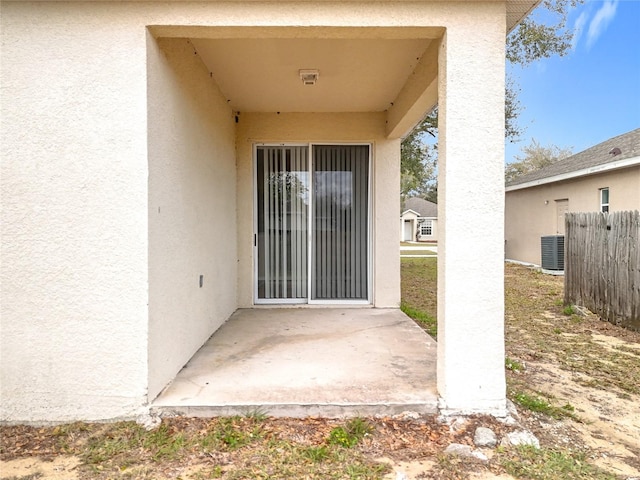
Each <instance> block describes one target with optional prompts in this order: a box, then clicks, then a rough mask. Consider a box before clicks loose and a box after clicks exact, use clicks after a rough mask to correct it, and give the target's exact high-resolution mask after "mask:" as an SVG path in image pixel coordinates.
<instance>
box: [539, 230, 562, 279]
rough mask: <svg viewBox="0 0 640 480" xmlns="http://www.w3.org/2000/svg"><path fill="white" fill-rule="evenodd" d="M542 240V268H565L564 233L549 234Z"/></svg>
mask: <svg viewBox="0 0 640 480" xmlns="http://www.w3.org/2000/svg"><path fill="white" fill-rule="evenodd" d="M540 240H541V241H540V245H541V252H540V253H541V256H542V268H543V269H544V270H564V235H548V236H546V237H542V238H541V239H540Z"/></svg>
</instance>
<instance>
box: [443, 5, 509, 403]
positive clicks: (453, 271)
mask: <svg viewBox="0 0 640 480" xmlns="http://www.w3.org/2000/svg"><path fill="white" fill-rule="evenodd" d="M504 16H505V10H504V5H502V4H499V3H495V4H490V5H483V6H482V13H480V12H478V14H477V15H474V16H473V18H469V19H467V21H466V22H465V21H462V22H460V23H458V24H456V25H453V26H451V27H450V28H448V29H447V32H446V34H445V38H444V39H443V41H442V46H441V51H440V56H439V62H440V67H439V86H438V95H439V103H438V104H439V111H438V114H439V119H438V126H439V132H438V136H439V143H438V363H437V369H438V370H437V372H438V392H439V394H440V395H441V397H442V401H441V407H442V409H443V410H444V411H449V412H467V413H468V412H473V411H483V412H492V413H495V414H504V412H505V408H506V398H505V377H504V264H503V262H504V260H503V241H504V217H503V215H504V187H503V185H504V108H503V106H504V68H505V66H504V63H505V58H504V45H503V40H504V37H505V33H506V32H505V21H504ZM478 252H482V254H481V255H478Z"/></svg>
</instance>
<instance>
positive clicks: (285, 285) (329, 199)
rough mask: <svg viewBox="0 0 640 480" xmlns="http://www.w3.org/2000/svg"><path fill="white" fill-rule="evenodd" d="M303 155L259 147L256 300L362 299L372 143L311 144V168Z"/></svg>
mask: <svg viewBox="0 0 640 480" xmlns="http://www.w3.org/2000/svg"><path fill="white" fill-rule="evenodd" d="M308 154H309V150H308V147H306V146H260V147H258V148H257V151H256V187H257V191H256V193H257V244H256V246H257V250H258V251H257V254H258V259H257V264H258V268H257V275H258V282H257V289H258V299H264V300H276V299H281V300H285V301H306V300H307V299H308V298H309V288H310V290H311V292H310V293H311V299H312V300H367V299H368V263H367V259H368V244H369V240H368V213H369V207H368V205H369V201H368V198H369V147H368V146H366V145H316V146H314V147H313V157H312V165H311V168H309V167H310V165H309V164H310V161H309V158H308V157H309V155H308ZM310 172H311V173H310ZM310 175H312V176H313V177H312V178H311V177H310ZM311 189H313V191H311ZM309 228H311V231H312V234H311V236H310V233H309ZM309 246H310V248H311V250H310V251H309ZM309 264H310V266H311V274H310V275H309V273H308V268H309ZM309 280H311V285H309Z"/></svg>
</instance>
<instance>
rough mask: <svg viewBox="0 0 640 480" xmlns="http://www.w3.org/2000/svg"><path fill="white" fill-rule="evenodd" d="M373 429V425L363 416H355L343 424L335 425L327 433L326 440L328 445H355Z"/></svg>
mask: <svg viewBox="0 0 640 480" xmlns="http://www.w3.org/2000/svg"><path fill="white" fill-rule="evenodd" d="M372 431H373V427H372V426H371V424H370V423H369V422H367V421H366V420H364V419H363V418H360V417H356V418H353V419H351V420H349V421H347V423H346V424H345V425H344V426H339V427H335V428H333V429H332V430H331V432H330V433H329V439H328V442H329V444H330V445H339V446H341V447H346V448H351V447H355V446H356V445H357V444H358V442H360V441H361V440H362V439H363V438H364V437H366V436H367V435H369V434H370V433H371V432H372Z"/></svg>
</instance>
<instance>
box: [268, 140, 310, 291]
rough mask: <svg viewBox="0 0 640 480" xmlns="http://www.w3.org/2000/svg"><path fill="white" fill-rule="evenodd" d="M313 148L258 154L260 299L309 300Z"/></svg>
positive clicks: (289, 148) (278, 149)
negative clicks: (311, 162) (310, 158)
mask: <svg viewBox="0 0 640 480" xmlns="http://www.w3.org/2000/svg"><path fill="white" fill-rule="evenodd" d="M308 154H309V149H308V147H306V146H302V147H298V146H289V147H258V149H257V152H256V180H257V182H256V187H257V191H256V193H257V195H256V196H257V212H256V213H257V242H256V243H257V249H258V252H257V254H258V255H257V256H258V269H257V270H258V271H257V274H258V281H257V287H258V295H257V298H258V299H264V300H273V299H279V300H289V301H291V302H295V301H306V299H307V297H308V275H307V270H308V263H309V262H308V255H307V249H308V244H309V236H308V232H309V161H308Z"/></svg>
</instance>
